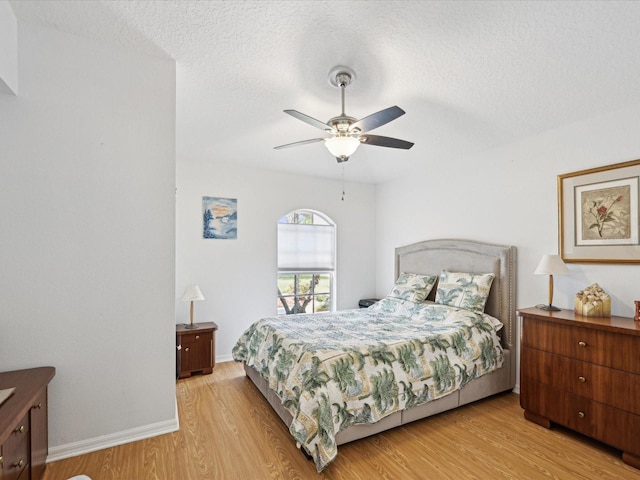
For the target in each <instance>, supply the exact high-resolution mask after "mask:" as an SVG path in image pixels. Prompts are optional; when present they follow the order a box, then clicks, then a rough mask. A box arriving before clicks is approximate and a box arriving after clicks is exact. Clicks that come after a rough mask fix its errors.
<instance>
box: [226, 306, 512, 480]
mask: <svg viewBox="0 0 640 480" xmlns="http://www.w3.org/2000/svg"><path fill="white" fill-rule="evenodd" d="M496 327H497V328H496ZM499 327H500V323H499V322H498V321H497V320H496V319H494V318H492V317H490V316H489V315H486V314H479V313H474V312H471V311H468V310H463V309H460V308H456V307H449V306H444V305H438V304H416V303H413V302H407V301H402V300H396V299H391V300H390V299H388V298H387V299H384V300H383V301H381V302H378V303H377V304H375V305H373V306H371V307H369V308H368V309H357V310H345V311H341V312H337V313H320V314H313V315H288V316H276V317H268V318H264V319H262V320H260V321H258V322H256V323H254V324H253V325H251V327H249V328H248V329H247V330H246V331H245V332H244V333H243V335H242V336H241V337H240V339H239V340H238V342H237V344H236V345H235V347H234V348H233V358H234V360H236V361H243V362H245V363H246V365H248V366H250V367H253V368H254V369H256V370H257V371H258V372H259V373H260V374H261V375H262V376H263V377H264V378H265V379H267V380H268V382H269V387H270V388H271V389H273V390H275V391H276V392H277V393H278V395H279V396H280V398H281V399H282V402H283V405H284V406H285V407H286V408H287V409H288V410H289V411H290V412H291V414H292V416H293V421H292V423H291V426H290V427H289V431H290V432H291V435H292V436H293V437H294V438H295V440H296V441H297V442H299V443H300V444H301V445H302V446H303V447H304V448H305V450H306V451H307V452H308V453H309V454H310V455H311V456H312V457H313V459H314V461H315V464H316V469H317V470H318V471H319V472H320V471H322V470H323V469H324V468H325V467H326V466H327V465H329V464H330V463H331V462H332V461H333V460H334V459H335V457H336V456H337V446H336V443H335V435H336V434H337V433H338V432H339V431H341V430H343V429H345V428H347V427H349V426H351V425H354V424H362V423H374V422H376V421H378V420H380V419H381V418H383V417H385V416H387V415H389V414H391V413H394V412H396V411H399V410H404V409H407V408H410V407H413V406H416V405H419V404H422V403H425V402H428V401H430V400H434V399H437V398H440V397H443V396H445V395H447V394H449V393H452V392H454V391H455V390H457V389H459V388H461V387H462V386H464V385H465V384H467V383H469V382H470V381H471V380H473V379H474V378H477V377H479V376H481V375H484V374H485V373H489V372H491V371H493V370H495V369H497V368H500V367H502V364H503V350H502V347H501V346H500V341H499V339H498V335H497V330H498V329H499Z"/></svg>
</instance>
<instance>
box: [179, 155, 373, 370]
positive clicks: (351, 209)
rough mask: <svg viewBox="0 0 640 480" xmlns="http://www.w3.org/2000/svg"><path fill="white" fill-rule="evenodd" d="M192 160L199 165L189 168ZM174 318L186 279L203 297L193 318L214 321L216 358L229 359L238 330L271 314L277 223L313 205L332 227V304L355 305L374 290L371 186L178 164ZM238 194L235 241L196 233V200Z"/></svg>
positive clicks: (184, 312)
mask: <svg viewBox="0 0 640 480" xmlns="http://www.w3.org/2000/svg"><path fill="white" fill-rule="evenodd" d="M196 163H197V164H198V166H196ZM177 185H178V193H177V195H178V198H177V206H176V215H177V226H176V292H175V295H176V323H185V322H188V321H189V308H188V304H186V303H184V302H182V301H180V298H181V297H182V293H183V292H184V289H185V287H186V286H187V285H188V284H190V283H196V284H198V285H199V286H200V289H201V290H202V293H203V295H204V297H205V300H204V301H201V302H196V303H195V304H194V309H195V314H194V317H195V318H194V321H195V322H204V321H214V322H216V323H217V324H218V326H219V330H218V332H217V335H216V349H217V351H216V357H217V360H218V361H224V360H230V359H231V350H232V348H233V346H234V345H235V342H236V341H237V340H238V338H239V337H240V335H241V334H242V332H243V331H244V330H245V329H246V328H247V327H248V326H249V325H250V324H251V323H253V322H254V321H256V320H258V319H260V318H262V317H264V316H268V315H275V314H276V305H277V304H276V295H277V287H276V222H277V220H278V219H279V218H280V217H282V216H283V215H285V214H287V213H289V212H290V211H292V210H295V209H299V208H308V209H312V210H319V211H321V212H322V213H325V214H326V215H328V216H329V217H330V218H331V219H332V220H333V221H334V222H335V223H336V224H337V235H338V238H337V249H338V250H337V251H338V266H337V277H338V284H337V300H338V301H337V307H338V308H339V309H345V308H357V306H358V300H359V299H360V298H365V297H370V296H372V295H373V293H374V291H375V264H374V258H375V238H374V237H375V187H374V186H373V185H365V184H358V183H347V184H346V186H345V189H346V195H345V200H344V201H342V200H341V196H342V185H341V182H339V181H332V180H323V179H318V178H312V177H305V176H300V175H290V174H284V173H277V172H270V171H266V170H259V169H254V168H248V167H240V166H237V165H234V164H232V163H220V162H215V161H210V162H193V161H190V160H189V159H185V158H179V159H178V162H177ZM203 196H212V197H227V198H237V199H238V238H237V239H236V240H209V239H207V240H205V239H203V238H202V197H203Z"/></svg>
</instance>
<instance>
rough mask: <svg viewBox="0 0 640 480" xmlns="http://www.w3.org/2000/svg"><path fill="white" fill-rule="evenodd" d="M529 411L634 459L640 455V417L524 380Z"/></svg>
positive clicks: (524, 403)
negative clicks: (631, 455) (627, 454)
mask: <svg viewBox="0 0 640 480" xmlns="http://www.w3.org/2000/svg"><path fill="white" fill-rule="evenodd" d="M520 388H521V390H522V391H525V392H526V395H525V396H524V397H521V401H522V403H523V405H522V407H523V408H524V409H525V410H529V411H532V412H536V413H537V414H538V415H541V416H543V417H546V418H548V419H549V420H551V421H552V422H555V423H558V424H560V425H563V426H565V427H568V428H570V429H572V430H575V431H576V432H580V433H583V434H585V435H588V436H590V437H593V438H595V439H597V440H600V441H602V442H604V443H607V444H609V445H611V446H612V447H615V448H618V449H620V450H623V451H625V452H629V453H632V454H633V455H640V435H639V434H638V432H640V415H634V414H632V413H629V412H625V411H623V410H620V409H618V408H614V407H611V406H608V405H604V404H602V403H599V402H596V401H594V400H589V399H588V398H585V397H581V396H579V395H576V394H573V393H570V392H567V391H564V390H561V389H558V388H554V387H552V386H550V385H545V384H542V383H538V382H534V381H533V380H530V379H527V378H524V379H521V385H520Z"/></svg>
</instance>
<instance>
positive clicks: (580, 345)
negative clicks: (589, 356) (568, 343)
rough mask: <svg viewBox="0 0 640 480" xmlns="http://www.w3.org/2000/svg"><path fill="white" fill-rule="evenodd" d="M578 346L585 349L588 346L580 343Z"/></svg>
mask: <svg viewBox="0 0 640 480" xmlns="http://www.w3.org/2000/svg"><path fill="white" fill-rule="evenodd" d="M578 346H579V347H582V348H584V347H586V346H587V344H586V343H585V342H578Z"/></svg>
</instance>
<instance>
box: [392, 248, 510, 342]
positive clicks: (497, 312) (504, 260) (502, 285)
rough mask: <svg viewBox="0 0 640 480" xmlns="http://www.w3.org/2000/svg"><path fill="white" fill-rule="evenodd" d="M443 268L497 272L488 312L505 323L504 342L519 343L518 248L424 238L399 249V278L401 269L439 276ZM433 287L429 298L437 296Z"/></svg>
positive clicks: (488, 302)
mask: <svg viewBox="0 0 640 480" xmlns="http://www.w3.org/2000/svg"><path fill="white" fill-rule="evenodd" d="M442 270H449V271H452V272H469V273H494V274H495V276H496V277H495V279H494V281H493V284H492V285H491V291H490V293H489V298H488V300H487V305H486V307H485V312H486V313H488V314H489V315H491V316H493V317H496V318H497V319H499V320H500V321H501V322H502V323H503V324H504V328H503V332H502V344H503V347H504V348H507V349H512V348H513V347H514V346H515V342H516V306H515V278H516V248H515V247H512V246H504V245H492V244H488V243H480V242H472V241H468V240H425V241H423V242H418V243H414V244H412V245H407V246H404V247H398V248H396V268H395V274H396V278H398V275H399V274H400V273H401V272H411V273H424V274H430V275H439V274H440V272H441V271H442ZM435 291H436V289H435V288H434V289H433V291H432V292H431V294H430V295H429V297H428V300H433V299H434V298H435Z"/></svg>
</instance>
